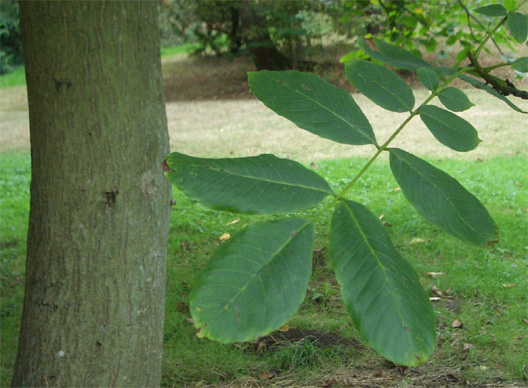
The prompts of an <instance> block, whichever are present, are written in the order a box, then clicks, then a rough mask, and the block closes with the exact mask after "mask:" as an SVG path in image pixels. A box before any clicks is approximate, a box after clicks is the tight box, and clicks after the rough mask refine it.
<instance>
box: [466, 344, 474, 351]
mask: <svg viewBox="0 0 528 388" xmlns="http://www.w3.org/2000/svg"><path fill="white" fill-rule="evenodd" d="M472 347H473V345H471V344H464V351H465V352H467V351H468V350H469V349H471V348H472Z"/></svg>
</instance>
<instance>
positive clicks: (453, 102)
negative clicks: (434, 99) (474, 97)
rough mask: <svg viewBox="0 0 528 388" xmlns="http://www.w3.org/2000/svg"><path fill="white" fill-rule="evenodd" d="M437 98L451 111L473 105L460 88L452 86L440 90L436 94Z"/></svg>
mask: <svg viewBox="0 0 528 388" xmlns="http://www.w3.org/2000/svg"><path fill="white" fill-rule="evenodd" d="M438 99H439V100H440V102H441V103H442V104H444V106H445V107H446V108H447V109H449V110H452V111H453V112H463V111H465V110H467V109H469V108H471V107H472V106H475V104H473V103H472V102H471V101H469V98H468V96H466V94H465V93H464V92H463V91H462V90H460V89H457V88H452V87H449V88H445V89H444V90H442V91H441V92H440V93H439V94H438Z"/></svg>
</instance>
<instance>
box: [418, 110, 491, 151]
mask: <svg viewBox="0 0 528 388" xmlns="http://www.w3.org/2000/svg"><path fill="white" fill-rule="evenodd" d="M420 118H421V119H422V121H423V122H424V124H425V125H426V127H427V128H428V129H429V130H430V131H431V133H432V134H433V135H434V137H435V138H436V139H437V140H438V141H439V142H440V143H442V144H443V145H445V146H447V147H449V148H451V149H453V150H455V151H459V152H467V151H471V150H473V149H475V148H476V147H477V146H478V145H479V143H480V142H481V140H480V139H479V137H478V132H477V130H476V129H475V127H473V125H471V124H470V123H469V122H467V121H466V120H464V119H463V118H462V117H459V116H457V115H456V114H454V113H451V112H449V111H447V110H445V109H442V108H439V107H437V106H434V105H426V106H424V107H422V108H421V109H420Z"/></svg>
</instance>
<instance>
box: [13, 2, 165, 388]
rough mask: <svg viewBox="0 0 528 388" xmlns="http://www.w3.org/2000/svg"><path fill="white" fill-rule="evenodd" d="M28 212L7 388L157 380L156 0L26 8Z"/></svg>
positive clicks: (161, 232)
mask: <svg viewBox="0 0 528 388" xmlns="http://www.w3.org/2000/svg"><path fill="white" fill-rule="evenodd" d="M20 18H21V28H22V42H23V48H24V57H25V64H26V77H27V88H28V100H29V115H30V133H31V156H32V176H31V211H30V221H29V232H28V253H27V266H26V288H25V300H24V312H23V318H22V328H21V332H20V340H19V350H18V355H17V360H16V365H15V371H14V377H13V381H12V385H13V386H15V387H19V386H24V387H58V386H61V387H119V386H120V387H125V386H126V387H155V386H158V385H159V383H160V366H161V357H162V339H163V316H164V292H165V261H166V251H167V236H168V220H169V211H170V209H169V206H170V205H169V201H170V185H169V183H168V181H167V180H166V179H165V177H164V175H163V172H162V161H163V159H164V156H165V155H166V154H167V153H168V151H169V150H168V133H167V123H166V116H165V106H164V101H163V94H162V78H161V65H160V58H159V42H158V39H159V32H158V25H157V2H152V1H117V2H114V1H112V2H99V1H97V2H92V1H76V2H69V1H67V2H64V1H33V2H29V1H21V2H20Z"/></svg>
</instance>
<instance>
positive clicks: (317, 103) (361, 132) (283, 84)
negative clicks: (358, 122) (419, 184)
mask: <svg viewBox="0 0 528 388" xmlns="http://www.w3.org/2000/svg"><path fill="white" fill-rule="evenodd" d="M273 81H275V83H277V84H279V85H280V86H284V87H286V88H288V89H291V90H293V91H294V92H295V93H297V94H299V95H301V96H303V97H305V98H306V99H308V100H309V101H311V102H313V103H314V104H315V105H318V106H319V107H321V108H322V109H324V110H326V111H327V112H330V113H332V114H333V115H334V116H336V117H337V118H339V119H340V120H341V121H343V122H344V123H346V124H347V125H348V126H349V127H351V128H352V129H354V130H356V131H357V132H358V133H359V134H360V135H361V136H363V137H364V138H365V139H367V140H368V141H369V144H374V145H376V144H378V143H377V142H376V139H373V138H371V137H370V135H369V134H368V133H365V132H364V131H363V128H361V127H356V126H354V125H353V124H352V123H350V122H349V121H348V120H347V119H345V118H344V117H343V116H341V115H339V114H337V112H335V111H332V110H330V109H329V108H327V107H326V106H325V105H323V104H321V103H320V102H319V101H317V100H314V99H313V98H311V97H310V96H308V95H306V94H304V93H302V92H301V91H300V90H298V89H295V88H293V87H292V86H290V85H287V84H286V83H280V82H279V81H277V80H275V79H273ZM360 111H361V109H360Z"/></svg>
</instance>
